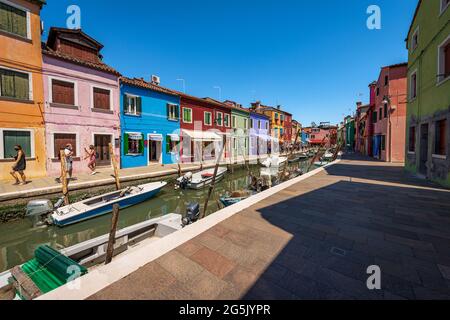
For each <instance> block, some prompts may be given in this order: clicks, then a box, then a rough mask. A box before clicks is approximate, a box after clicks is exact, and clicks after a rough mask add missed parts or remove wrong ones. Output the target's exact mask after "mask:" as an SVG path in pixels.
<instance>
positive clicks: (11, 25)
mask: <svg viewBox="0 0 450 320" xmlns="http://www.w3.org/2000/svg"><path fill="white" fill-rule="evenodd" d="M0 29H1V30H4V31H6V32H10V33H14V34H17V35H19V36H22V37H26V36H27V13H26V12H25V11H23V10H20V9H17V8H14V7H12V6H9V5H7V4H5V3H0Z"/></svg>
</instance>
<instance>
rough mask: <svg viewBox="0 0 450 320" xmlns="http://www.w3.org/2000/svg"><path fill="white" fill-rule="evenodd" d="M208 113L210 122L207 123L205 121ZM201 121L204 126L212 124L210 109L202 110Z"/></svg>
mask: <svg viewBox="0 0 450 320" xmlns="http://www.w3.org/2000/svg"><path fill="white" fill-rule="evenodd" d="M208 113H209V116H210V122H209V123H207V122H206V115H207V114H208ZM203 123H204V124H205V126H212V123H213V117H212V112H210V111H204V112H203Z"/></svg>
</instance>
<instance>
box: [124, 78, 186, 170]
mask: <svg viewBox="0 0 450 320" xmlns="http://www.w3.org/2000/svg"><path fill="white" fill-rule="evenodd" d="M120 110H121V112H120V125H121V137H122V148H121V158H122V168H134V167H145V166H149V165H154V164H162V165H164V164H172V163H178V162H179V159H180V157H179V143H180V97H179V96H178V95H177V94H176V93H175V92H173V91H172V90H169V89H166V88H163V87H161V86H159V83H156V82H147V81H144V79H137V78H134V79H130V78H126V77H121V78H120Z"/></svg>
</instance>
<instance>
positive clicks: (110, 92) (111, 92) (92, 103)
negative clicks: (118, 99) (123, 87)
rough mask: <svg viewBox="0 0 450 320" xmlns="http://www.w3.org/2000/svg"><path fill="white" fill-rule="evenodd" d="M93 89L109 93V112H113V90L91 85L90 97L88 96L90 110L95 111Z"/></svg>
mask: <svg viewBox="0 0 450 320" xmlns="http://www.w3.org/2000/svg"><path fill="white" fill-rule="evenodd" d="M94 88H97V89H102V90H108V91H109V111H114V104H113V102H114V99H113V89H112V88H110V87H106V86H99V85H93V84H91V95H90V103H91V109H95V106H94ZM97 109H98V108H97Z"/></svg>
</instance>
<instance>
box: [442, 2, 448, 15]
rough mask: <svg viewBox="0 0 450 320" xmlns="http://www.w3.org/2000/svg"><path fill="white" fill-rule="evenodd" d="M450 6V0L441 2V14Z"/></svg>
mask: <svg viewBox="0 0 450 320" xmlns="http://www.w3.org/2000/svg"><path fill="white" fill-rule="evenodd" d="M449 6H450V0H441V14H442V13H443V12H444V11H445V10H447V8H448V7H449Z"/></svg>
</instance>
